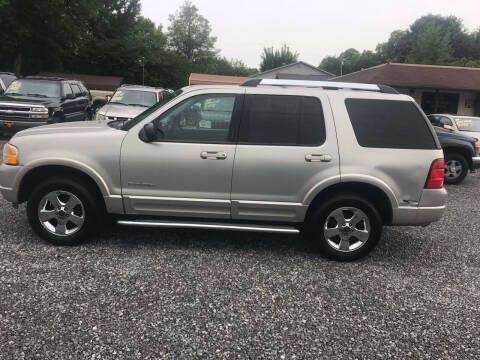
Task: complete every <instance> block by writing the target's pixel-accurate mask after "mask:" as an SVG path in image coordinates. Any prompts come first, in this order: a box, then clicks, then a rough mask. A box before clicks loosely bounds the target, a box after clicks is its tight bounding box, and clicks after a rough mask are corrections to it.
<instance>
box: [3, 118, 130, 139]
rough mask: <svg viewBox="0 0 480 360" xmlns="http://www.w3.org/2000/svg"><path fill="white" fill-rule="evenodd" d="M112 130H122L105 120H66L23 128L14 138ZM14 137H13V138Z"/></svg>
mask: <svg viewBox="0 0 480 360" xmlns="http://www.w3.org/2000/svg"><path fill="white" fill-rule="evenodd" d="M102 131H103V132H112V131H121V130H118V129H114V128H112V127H110V126H108V124H107V123H106V122H105V121H75V122H66V123H60V124H51V125H43V126H37V127H33V128H30V129H27V130H22V131H20V132H18V133H16V134H15V135H14V137H13V138H19V137H24V136H32V135H43V134H48V135H52V134H68V135H70V134H74V135H76V134H88V133H92V132H94V133H97V134H98V133H100V132H102ZM13 138H12V139H13Z"/></svg>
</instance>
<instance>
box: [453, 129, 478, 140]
mask: <svg viewBox="0 0 480 360" xmlns="http://www.w3.org/2000/svg"><path fill="white" fill-rule="evenodd" d="M457 134H459V135H463V136H469V137H474V138H477V139H479V140H480V131H459V132H458V133H457Z"/></svg>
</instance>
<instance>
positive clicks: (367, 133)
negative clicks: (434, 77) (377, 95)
mask: <svg viewBox="0 0 480 360" xmlns="http://www.w3.org/2000/svg"><path fill="white" fill-rule="evenodd" d="M345 105H346V107H347V111H348V115H349V117H350V121H351V123H352V126H353V130H354V132H355V136H356V137H357V141H358V144H359V145H360V146H363V147H372V148H391V149H436V148H437V146H436V143H435V139H434V137H433V134H432V132H431V130H430V128H429V126H428V124H427V122H426V121H425V119H424V117H423V115H422V113H421V112H420V111H419V110H418V108H417V107H416V106H415V104H414V103H413V102H410V101H397V100H374V99H346V100H345Z"/></svg>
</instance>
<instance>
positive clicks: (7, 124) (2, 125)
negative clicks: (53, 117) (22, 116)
mask: <svg viewBox="0 0 480 360" xmlns="http://www.w3.org/2000/svg"><path fill="white" fill-rule="evenodd" d="M47 124H48V121H46V120H45V121H20V120H7V119H0V133H8V134H10V133H16V132H18V131H21V130H25V129H30V128H32V127H36V126H41V125H47Z"/></svg>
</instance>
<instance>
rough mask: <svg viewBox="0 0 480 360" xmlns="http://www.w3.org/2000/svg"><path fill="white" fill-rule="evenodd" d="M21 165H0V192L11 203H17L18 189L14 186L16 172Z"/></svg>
mask: <svg viewBox="0 0 480 360" xmlns="http://www.w3.org/2000/svg"><path fill="white" fill-rule="evenodd" d="M21 169H22V166H11V165H5V164H1V165H0V193H1V194H2V196H3V198H4V199H5V200H7V201H9V202H11V203H14V204H17V203H18V189H17V188H16V186H15V183H16V181H15V180H16V177H17V174H18V173H19V172H20V170H21Z"/></svg>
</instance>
